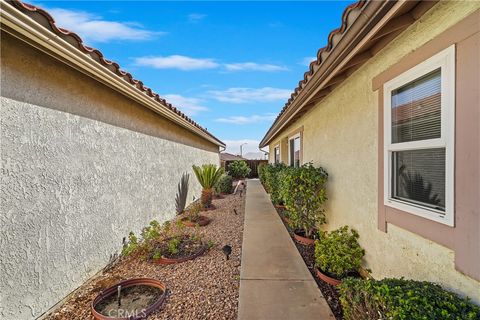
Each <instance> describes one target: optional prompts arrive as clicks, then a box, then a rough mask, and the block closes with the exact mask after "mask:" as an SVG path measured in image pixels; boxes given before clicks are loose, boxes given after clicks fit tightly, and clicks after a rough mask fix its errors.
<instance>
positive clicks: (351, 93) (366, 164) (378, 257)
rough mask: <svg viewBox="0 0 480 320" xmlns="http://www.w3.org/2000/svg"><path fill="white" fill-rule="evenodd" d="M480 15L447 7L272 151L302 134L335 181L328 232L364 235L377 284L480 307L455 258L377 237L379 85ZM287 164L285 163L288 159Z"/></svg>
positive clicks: (406, 236)
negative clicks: (435, 290)
mask: <svg viewBox="0 0 480 320" xmlns="http://www.w3.org/2000/svg"><path fill="white" fill-rule="evenodd" d="M479 8H480V2H453V1H452V2H441V3H439V4H438V5H436V6H435V7H434V8H432V9H431V10H430V11H429V12H427V13H426V14H425V16H424V17H422V18H421V19H420V20H419V21H417V22H416V23H415V24H414V25H412V26H411V27H409V28H408V29H407V30H406V31H405V32H403V33H402V34H401V35H400V36H399V37H397V38H396V39H395V40H394V41H393V42H392V43H390V44H389V45H388V46H386V47H385V48H384V49H383V50H382V51H381V52H379V53H378V54H377V55H376V56H375V57H373V58H372V59H370V60H369V61H368V62H367V63H366V64H365V65H364V66H362V67H361V68H360V69H359V70H357V71H356V72H355V73H354V74H352V75H351V76H350V77H349V78H348V79H347V80H346V81H345V82H344V83H343V84H342V85H340V86H339V87H338V88H336V89H335V90H334V91H333V92H332V93H331V94H330V95H329V96H327V97H326V99H325V100H324V101H322V102H320V103H318V104H317V106H315V107H314V108H313V109H312V110H310V111H309V112H308V113H307V114H306V115H304V116H303V117H302V118H300V119H299V120H298V121H296V122H295V123H293V124H291V125H290V126H289V127H288V128H286V129H285V130H284V131H283V133H282V134H280V135H279V136H278V137H277V138H276V139H275V140H274V141H273V142H272V143H271V144H270V153H271V154H272V152H273V146H275V145H276V144H278V143H279V141H280V140H281V139H283V138H285V136H286V135H287V134H288V133H289V132H291V131H292V130H295V129H297V128H299V127H301V126H303V127H304V131H303V137H304V142H303V146H304V149H303V160H304V162H309V161H312V162H313V163H314V164H315V165H319V166H323V167H324V168H325V169H326V170H327V172H328V173H329V182H328V189H327V192H328V201H327V203H326V212H327V220H328V224H327V225H326V226H325V228H326V229H328V230H333V229H336V228H338V227H340V226H343V225H349V226H351V227H353V228H355V229H357V230H358V231H359V234H360V242H361V245H362V246H363V247H364V248H365V250H366V256H365V261H364V262H365V266H366V267H367V268H370V269H371V270H372V275H373V276H374V277H375V278H378V279H381V278H384V277H406V278H410V279H416V280H425V281H432V282H436V283H439V284H441V285H443V286H444V287H446V288H448V289H450V290H453V291H455V292H457V293H459V294H462V295H467V296H469V297H470V298H472V299H473V301H475V302H476V303H479V304H480V283H479V282H478V281H477V280H475V279H472V278H470V277H468V276H466V275H464V274H462V273H461V272H459V271H457V270H456V269H455V265H454V252H453V251H452V250H451V249H448V248H446V247H443V246H441V245H439V244H437V243H435V242H433V241H430V240H428V239H425V238H423V237H421V236H419V235H417V234H414V233H411V232H409V231H407V230H404V229H402V228H399V227H397V226H395V225H392V224H389V226H388V232H387V233H384V232H382V231H380V230H378V229H377V216H378V208H377V196H378V189H377V177H378V176H377V165H378V164H377V162H378V160H377V156H378V148H377V145H378V136H377V132H378V92H377V91H373V89H372V79H373V77H375V76H376V75H378V74H380V73H381V72H382V71H384V70H386V69H387V68H388V67H389V66H391V65H393V64H395V63H396V62H398V61H399V60H400V59H401V58H402V57H404V56H405V55H406V54H408V53H410V52H412V51H414V50H415V49H416V48H419V47H420V46H421V45H423V44H424V43H426V42H428V41H429V40H430V39H432V38H434V37H435V36H436V35H438V34H440V33H442V32H443V31H445V30H446V29H448V28H449V27H451V26H453V25H454V24H456V23H457V22H459V21H461V20H462V19H463V18H465V17H466V16H468V15H469V14H470V13H472V12H474V11H475V10H478V9H479ZM282 158H283V155H282Z"/></svg>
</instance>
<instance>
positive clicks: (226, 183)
mask: <svg viewBox="0 0 480 320" xmlns="http://www.w3.org/2000/svg"><path fill="white" fill-rule="evenodd" d="M232 182H233V178H232V177H231V176H229V175H228V174H224V175H222V176H221V177H220V179H219V180H218V182H217V184H216V185H215V192H216V193H227V194H230V193H232V189H233V186H232Z"/></svg>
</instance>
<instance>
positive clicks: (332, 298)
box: [276, 208, 343, 320]
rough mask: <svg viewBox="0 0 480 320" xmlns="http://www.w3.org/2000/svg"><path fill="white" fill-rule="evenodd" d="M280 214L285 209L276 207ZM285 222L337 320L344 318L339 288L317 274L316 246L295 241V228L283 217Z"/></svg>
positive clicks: (280, 214)
mask: <svg viewBox="0 0 480 320" xmlns="http://www.w3.org/2000/svg"><path fill="white" fill-rule="evenodd" d="M276 210H277V213H278V215H279V216H280V218H281V217H282V211H283V209H278V208H276ZM282 222H283V224H284V225H285V228H287V230H288V233H289V234H290V237H291V238H292V240H293V242H294V243H295V246H296V247H297V250H298V252H300V255H301V256H302V258H303V261H304V262H305V264H306V265H307V268H308V270H309V271H310V273H311V274H312V276H313V278H314V279H315V282H316V283H317V285H318V287H319V289H320V291H321V292H322V294H323V296H324V297H325V300H327V303H328V305H329V306H330V309H332V312H333V315H334V316H335V319H337V320H342V319H343V311H342V305H341V304H340V300H339V294H338V290H337V288H335V286H332V285H330V284H328V283H325V282H323V281H322V280H320V279H319V278H318V277H317V275H316V270H315V246H306V245H303V244H300V243H298V242H296V241H295V239H294V238H293V230H292V228H290V226H289V225H288V224H287V223H286V222H285V221H284V220H283V219H282Z"/></svg>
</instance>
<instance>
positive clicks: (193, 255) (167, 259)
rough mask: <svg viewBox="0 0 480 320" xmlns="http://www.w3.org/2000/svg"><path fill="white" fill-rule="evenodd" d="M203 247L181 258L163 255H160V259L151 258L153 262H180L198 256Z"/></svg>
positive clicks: (203, 250)
mask: <svg viewBox="0 0 480 320" xmlns="http://www.w3.org/2000/svg"><path fill="white" fill-rule="evenodd" d="M205 250H206V249H205V248H203V249H202V250H200V251H198V252H197V253H195V254H192V255H190V256H188V257H182V258H167V257H164V256H162V257H161V258H160V259H153V260H152V261H153V262H154V263H158V264H176V263H182V262H185V261H188V260H193V259H195V258H196V257H200V256H201V255H202V254H203V253H204V252H205Z"/></svg>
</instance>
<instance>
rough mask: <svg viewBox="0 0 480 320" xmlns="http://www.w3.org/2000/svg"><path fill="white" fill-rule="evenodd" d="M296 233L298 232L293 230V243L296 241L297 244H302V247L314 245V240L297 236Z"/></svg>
mask: <svg viewBox="0 0 480 320" xmlns="http://www.w3.org/2000/svg"><path fill="white" fill-rule="evenodd" d="M297 233H298V230H295V231H294V232H293V237H294V238H295V241H297V242H298V243H301V244H304V245H307V246H310V245H313V244H315V239H310V238H306V237H304V236H302V235H299V234H297Z"/></svg>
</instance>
